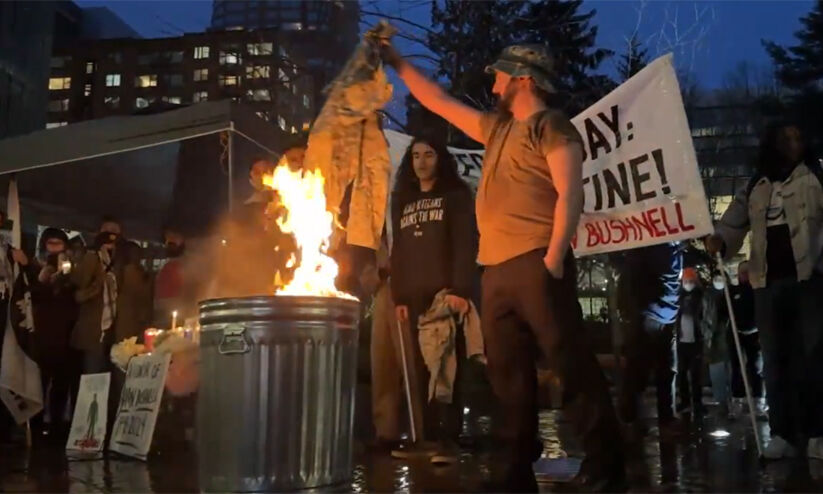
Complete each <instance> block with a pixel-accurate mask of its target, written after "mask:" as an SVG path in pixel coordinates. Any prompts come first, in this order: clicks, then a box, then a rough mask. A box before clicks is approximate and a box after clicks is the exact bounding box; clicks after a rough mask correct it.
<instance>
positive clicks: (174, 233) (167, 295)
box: [153, 226, 197, 328]
mask: <svg viewBox="0 0 823 494" xmlns="http://www.w3.org/2000/svg"><path fill="white" fill-rule="evenodd" d="M163 246H164V249H165V254H166V262H165V263H164V264H163V267H161V268H160V271H158V273H157V276H156V277H155V280H154V318H153V319H154V325H155V326H156V327H158V328H164V327H166V326H167V325H168V323H169V320H170V317H171V314H172V312H173V311H177V312H178V321H180V322H181V323H182V322H183V321H185V319H186V318H187V317H195V316H196V310H197V308H196V307H192V301H191V300H187V297H186V289H187V280H186V277H187V276H186V274H187V273H186V237H185V236H184V235H183V233H182V232H180V229H178V228H175V227H173V226H167V227H166V228H165V229H164V230H163Z"/></svg>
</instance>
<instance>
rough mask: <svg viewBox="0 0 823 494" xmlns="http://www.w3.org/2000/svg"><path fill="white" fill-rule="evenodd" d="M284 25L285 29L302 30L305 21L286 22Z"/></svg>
mask: <svg viewBox="0 0 823 494" xmlns="http://www.w3.org/2000/svg"><path fill="white" fill-rule="evenodd" d="M282 27H283V30H284V31H302V30H303V23H301V22H284V23H283V26H282Z"/></svg>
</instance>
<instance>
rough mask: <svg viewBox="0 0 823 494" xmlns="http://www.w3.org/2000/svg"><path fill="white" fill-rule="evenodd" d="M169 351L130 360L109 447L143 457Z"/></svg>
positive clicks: (147, 444) (156, 407)
mask: <svg viewBox="0 0 823 494" xmlns="http://www.w3.org/2000/svg"><path fill="white" fill-rule="evenodd" d="M170 361H171V354H168V353H163V354H148V355H139V356H137V357H133V358H132V359H131V360H129V366H128V368H127V369H126V383H125V384H124V385H123V391H122V392H121V393H120V404H119V405H118V407H117V418H116V419H115V421H114V430H113V431H112V438H111V441H110V444H109V449H110V450H112V451H116V452H118V453H121V454H124V455H128V456H133V457H135V458H139V459H141V460H145V459H146V455H148V453H149V448H150V447H151V439H152V435H153V434H154V426H155V424H156V423H157V414H158V412H159V411H160V401H161V400H162V398H163V387H164V385H165V383H166V373H167V372H168V370H169V362H170Z"/></svg>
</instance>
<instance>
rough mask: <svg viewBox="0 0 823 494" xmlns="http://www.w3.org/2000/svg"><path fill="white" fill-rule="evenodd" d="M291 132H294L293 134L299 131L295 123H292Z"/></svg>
mask: <svg viewBox="0 0 823 494" xmlns="http://www.w3.org/2000/svg"><path fill="white" fill-rule="evenodd" d="M291 133H292V134H296V133H297V128H295V126H294V125H292V126H291Z"/></svg>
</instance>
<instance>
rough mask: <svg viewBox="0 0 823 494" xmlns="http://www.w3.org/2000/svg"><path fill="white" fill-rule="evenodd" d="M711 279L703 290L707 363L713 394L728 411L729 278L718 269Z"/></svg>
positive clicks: (720, 406) (723, 408) (720, 407)
mask: <svg viewBox="0 0 823 494" xmlns="http://www.w3.org/2000/svg"><path fill="white" fill-rule="evenodd" d="M711 280H712V281H711V285H710V286H709V287H708V289H707V290H706V292H705V293H704V294H703V334H704V335H705V352H706V363H707V364H708V366H709V378H710V381H711V389H712V396H713V397H714V400H715V401H716V402H717V403H718V405H719V409H720V414H721V415H725V414H727V413H728V410H729V350H728V347H727V346H726V328H727V327H728V325H729V311H728V310H727V308H726V295H725V293H724V291H723V290H724V288H725V286H726V284H725V283H726V278H725V277H724V276H723V274H722V273H720V272H718V271H715V272H713V273H712V278H711Z"/></svg>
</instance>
